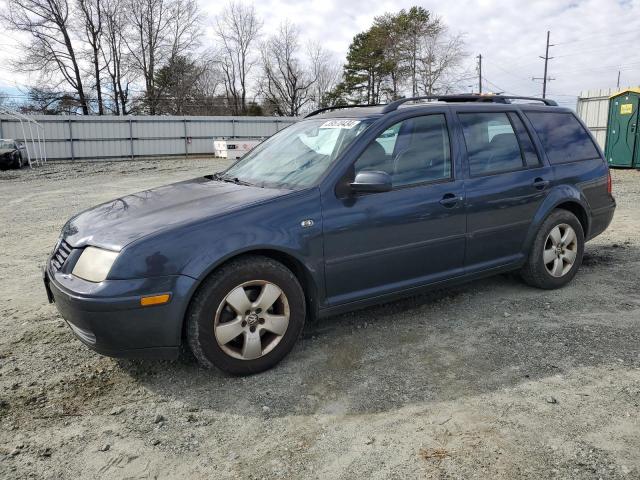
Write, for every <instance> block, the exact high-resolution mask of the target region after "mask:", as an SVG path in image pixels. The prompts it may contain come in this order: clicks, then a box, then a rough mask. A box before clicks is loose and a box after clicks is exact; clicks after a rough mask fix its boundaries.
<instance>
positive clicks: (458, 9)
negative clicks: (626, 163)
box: [0, 0, 640, 106]
mask: <svg viewBox="0 0 640 480" xmlns="http://www.w3.org/2000/svg"><path fill="white" fill-rule="evenodd" d="M1 3H2V2H0V5H1ZM253 3H254V4H255V7H256V10H257V12H258V14H259V15H260V17H262V19H263V20H264V34H265V35H268V34H269V33H270V32H273V31H274V30H275V29H276V28H277V26H278V24H279V23H280V22H281V21H283V20H285V19H289V20H290V21H292V22H293V23H295V24H297V25H298V26H299V27H300V28H301V31H302V33H303V35H304V36H305V37H306V38H307V39H311V40H317V41H320V42H321V43H322V45H324V46H325V47H326V48H328V49H330V50H331V51H333V52H334V53H335V55H336V57H337V58H339V59H340V60H342V59H343V58H344V55H345V53H346V51H347V48H348V46H349V43H350V42H351V39H352V38H353V36H354V35H355V34H356V33H358V32H360V31H363V30H365V29H367V28H368V27H369V26H370V25H371V22H372V21H373V18H374V17H375V16H377V15H380V14H383V13H384V12H396V11H398V10H400V9H401V8H410V7H411V6H413V5H420V6H423V7H424V8H426V9H427V10H429V11H431V12H432V13H434V14H435V15H438V16H440V17H442V19H443V20H444V22H445V23H446V24H447V26H448V27H449V28H450V29H451V31H452V32H454V33H464V34H465V40H466V45H467V50H468V52H469V54H470V55H469V58H468V63H469V67H470V68H473V67H474V63H475V61H476V60H475V57H476V56H477V55H478V54H479V53H481V54H482V55H483V58H484V62H483V77H484V78H485V90H487V91H505V92H508V93H512V94H520V95H536V96H538V95H540V94H541V90H542V87H541V83H540V82H534V81H532V80H531V77H533V76H535V77H542V74H543V60H542V59H540V58H538V57H539V56H540V55H544V48H545V41H546V32H547V30H551V43H552V44H554V45H555V46H554V47H551V50H550V55H551V56H553V57H555V58H554V59H553V60H551V61H550V68H549V76H551V77H553V78H555V80H553V81H552V82H550V84H549V87H548V92H549V96H550V97H552V98H555V99H556V100H558V101H560V102H562V103H563V104H566V105H568V106H574V105H575V99H576V97H577V96H578V94H579V93H580V91H582V90H587V89H595V88H608V87H615V86H616V80H617V75H618V70H621V85H623V86H628V85H634V86H637V85H640V58H639V55H638V54H637V48H638V45H639V44H640V0H631V1H616V0H587V1H579V0H573V1H568V0H535V1H530V2H525V1H514V0H482V1H466V0H448V1H432V0H420V1H415V0H414V1H404V0H399V1H398V0H395V1H371V0H305V1H302V0H260V1H258V2H253ZM221 5H223V2H211V1H205V0H201V6H202V8H203V10H204V11H205V12H206V13H207V14H208V15H209V16H214V15H215V14H216V13H217V12H219V10H220V8H221ZM12 45H13V40H12V39H11V37H10V36H6V37H4V39H0V47H2V48H1V49H0V61H1V62H2V63H1V64H2V66H0V87H5V89H6V88H7V87H13V88H15V87H16V86H21V85H24V84H25V83H27V82H28V79H25V78H23V77H20V76H16V75H14V74H13V72H11V70H10V68H7V67H6V65H7V63H6V59H7V58H8V56H10V55H15V54H16V53H19V52H16V50H15V48H14V47H13V46H12ZM471 88H473V89H474V90H476V91H477V81H469V90H470V89H471Z"/></svg>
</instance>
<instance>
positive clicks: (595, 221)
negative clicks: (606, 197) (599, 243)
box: [587, 200, 616, 240]
mask: <svg viewBox="0 0 640 480" xmlns="http://www.w3.org/2000/svg"><path fill="white" fill-rule="evenodd" d="M615 211H616V202H615V200H612V203H611V205H607V206H606V207H603V208H599V209H597V210H593V211H592V212H591V225H590V226H589V235H588V237H587V240H591V239H592V238H595V237H597V236H598V235H600V234H601V233H602V232H604V231H605V230H606V229H607V228H609V225H610V224H611V221H612V220H613V214H614V213H615Z"/></svg>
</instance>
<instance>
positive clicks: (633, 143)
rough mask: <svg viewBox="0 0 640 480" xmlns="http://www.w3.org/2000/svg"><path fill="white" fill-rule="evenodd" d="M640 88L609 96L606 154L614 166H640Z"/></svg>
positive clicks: (608, 160)
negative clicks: (639, 109) (639, 127)
mask: <svg viewBox="0 0 640 480" xmlns="http://www.w3.org/2000/svg"><path fill="white" fill-rule="evenodd" d="M639 104H640V88H629V89H627V90H623V91H621V92H618V93H616V94H614V95H612V96H611V97H610V98H609V121H608V122H607V140H606V143H605V150H604V151H605V155H606V157H607V162H608V163H609V165H610V166H612V167H622V168H624V167H626V168H632V167H636V168H640V139H638V134H639V133H640V131H639V129H638V120H639V119H640V117H638V106H639Z"/></svg>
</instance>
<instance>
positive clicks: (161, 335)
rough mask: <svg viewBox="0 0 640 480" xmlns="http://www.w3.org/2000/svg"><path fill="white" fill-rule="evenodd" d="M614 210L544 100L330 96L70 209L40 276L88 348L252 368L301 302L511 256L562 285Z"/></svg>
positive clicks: (374, 296)
mask: <svg viewBox="0 0 640 480" xmlns="http://www.w3.org/2000/svg"><path fill="white" fill-rule="evenodd" d="M426 100H429V101H426ZM614 208H615V201H614V199H613V196H612V193H611V179H610V176H609V171H608V167H607V163H606V162H605V160H604V158H603V155H602V152H601V150H600V149H599V148H598V146H597V145H596V143H595V141H594V140H593V138H592V136H591V135H590V133H589V132H588V130H587V129H586V128H585V126H584V125H583V124H582V123H581V121H580V120H579V119H578V118H577V117H576V116H575V115H574V113H573V112H572V111H570V110H568V109H565V108H559V107H558V106H556V105H555V103H553V102H552V101H549V100H540V99H528V98H524V97H520V98H517V97H504V96H474V95H463V96H460V95H458V96H445V97H439V98H433V97H427V98H424V97H423V98H415V99H403V100H399V101H396V102H393V103H390V104H387V105H382V106H372V107H361V108H332V109H325V110H322V111H318V112H315V113H314V114H311V115H309V116H308V117H307V118H305V119H303V120H301V121H299V122H297V123H295V124H293V125H291V126H290V127H288V128H286V129H284V130H282V131H281V132H279V133H277V134H276V135H274V136H273V137H271V138H269V139H268V140H266V141H265V142H263V143H262V144H261V145H259V146H258V147H257V148H255V149H254V150H253V151H252V152H250V153H249V154H248V155H247V156H245V157H244V158H242V159H240V160H239V161H237V162H236V163H235V164H233V165H232V166H231V167H229V168H228V169H227V170H226V171H224V172H223V173H218V174H215V175H210V176H206V177H202V178H194V179H193V180H188V181H183V182H179V183H174V184H172V185H167V186H162V187H159V188H154V189H151V190H148V191H144V192H141V193H137V194H134V195H129V196H125V197H122V198H118V199H116V200H114V201H111V202H108V203H105V204H103V205H100V206H97V207H95V208H92V209H90V210H87V211H85V212H82V213H80V214H78V215H76V216H75V217H73V218H72V219H71V220H69V222H68V223H67V224H66V225H65V226H64V228H63V229H62V233H61V236H60V239H59V241H58V243H57V245H56V247H55V249H54V251H53V253H52V255H51V256H50V258H49V259H48V262H47V265H46V267H45V269H44V281H45V286H46V289H47V293H48V296H49V299H50V301H52V302H55V304H56V306H57V308H58V310H59V311H60V313H61V315H62V316H63V317H64V319H65V320H66V321H67V322H68V324H69V326H70V328H71V329H72V330H73V332H74V333H75V334H76V335H77V337H78V338H79V339H80V340H81V341H82V342H84V343H85V344H87V345H88V346H89V347H91V348H93V349H95V350H96V351H97V352H100V353H102V354H105V355H111V356H129V357H132V356H134V357H150V356H155V357H165V358H166V357H169V358H170V357H175V356H176V355H177V354H178V353H179V350H180V347H181V346H183V345H185V346H188V347H189V348H190V349H191V351H192V352H193V354H194V355H195V357H196V358H197V359H198V361H199V362H200V363H201V364H202V365H204V366H208V367H209V366H216V367H218V368H220V369H222V370H225V371H227V372H230V373H233V374H249V373H254V372H259V371H262V370H265V369H267V368H270V367H272V366H273V365H275V364H276V363H277V362H279V361H280V360H281V359H282V358H283V357H284V356H285V355H287V353H288V352H289V351H290V350H291V349H292V348H293V346H294V343H295V342H296V339H297V338H298V337H299V335H300V332H301V331H302V328H303V324H304V322H305V319H308V318H319V317H323V316H327V315H331V314H336V313H339V312H344V311H347V310H352V309H356V308H360V307H364V306H368V305H372V304H376V303H380V302H386V301H389V300H392V299H394V298H397V297H401V296H405V295H410V294H415V293H416V292H418V291H421V290H424V289H428V288H443V287H446V286H448V285H452V284H455V283H460V282H465V281H469V280H472V279H477V278H480V277H484V276H488V275H494V274H497V273H500V272H507V271H513V270H516V271H519V272H520V274H521V276H522V278H523V279H524V281H525V282H527V283H528V284H530V285H532V286H534V287H538V288H543V289H552V288H558V287H562V286H563V285H565V284H567V283H568V282H569V281H571V279H572V278H573V277H574V276H575V275H576V272H577V271H578V268H579V267H580V264H581V261H582V255H583V250H584V245H585V242H586V241H588V240H590V239H592V238H594V237H595V236H596V235H598V234H600V233H601V232H603V231H604V230H605V229H606V228H607V226H608V225H609V223H610V222H611V219H612V216H613V212H614ZM478 307H479V308H480V305H479V306H478Z"/></svg>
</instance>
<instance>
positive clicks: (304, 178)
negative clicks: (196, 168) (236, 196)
mask: <svg viewBox="0 0 640 480" xmlns="http://www.w3.org/2000/svg"><path fill="white" fill-rule="evenodd" d="M370 124H371V120H364V121H363V120H358V119H346V118H342V119H309V120H303V121H301V122H298V123H294V124H293V125H291V126H290V127H287V128H285V129H284V130H282V131H280V132H279V133H277V134H275V135H274V136H272V137H271V138H269V139H268V140H266V141H265V142H263V143H261V144H260V145H259V146H258V147H256V148H255V149H254V150H253V151H251V152H249V153H248V154H247V155H246V156H245V157H243V158H242V159H241V160H239V161H238V162H236V163H235V164H233V165H232V166H231V167H230V168H229V169H228V170H227V171H226V172H224V174H222V176H221V178H223V179H227V180H233V181H236V182H238V183H249V184H252V185H258V186H274V187H285V188H294V189H295V188H303V187H308V186H311V185H313V184H314V183H315V182H316V181H317V180H318V179H319V178H320V177H321V176H322V174H323V173H324V172H326V171H327V169H328V168H329V166H330V165H331V164H332V163H333V161H334V160H335V159H336V158H338V155H340V153H342V152H343V151H344V150H345V148H346V147H347V146H348V145H350V144H351V142H353V140H354V139H355V138H356V137H358V135H360V134H361V133H362V132H363V131H364V130H365V129H366V128H367V127H368V126H369V125H370Z"/></svg>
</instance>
